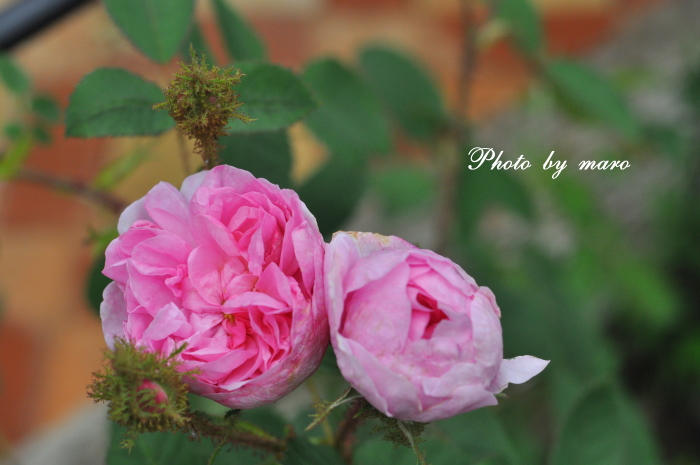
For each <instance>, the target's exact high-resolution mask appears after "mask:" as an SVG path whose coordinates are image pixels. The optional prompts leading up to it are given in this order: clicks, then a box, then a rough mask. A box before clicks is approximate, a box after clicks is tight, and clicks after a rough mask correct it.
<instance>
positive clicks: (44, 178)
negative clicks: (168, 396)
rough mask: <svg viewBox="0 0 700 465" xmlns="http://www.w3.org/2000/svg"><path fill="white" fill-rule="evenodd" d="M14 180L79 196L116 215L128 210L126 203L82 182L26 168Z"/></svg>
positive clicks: (18, 172)
mask: <svg viewBox="0 0 700 465" xmlns="http://www.w3.org/2000/svg"><path fill="white" fill-rule="evenodd" d="M14 179H16V180H18V181H27V182H31V183H34V184H40V185H42V186H47V187H50V188H52V189H55V190H57V191H61V192H67V193H69V194H74V195H77V196H78V197H82V198H84V199H86V200H89V201H91V202H93V203H96V204H98V205H100V206H101V207H104V208H106V209H107V210H109V211H111V212H112V213H114V214H115V215H119V214H120V213H121V212H122V211H123V210H124V208H126V203H125V202H124V201H122V200H121V199H119V198H117V197H115V196H113V195H112V194H110V193H109V192H105V191H102V190H98V189H94V188H92V187H90V186H88V185H87V184H85V183H84V182H81V181H73V180H71V179H64V178H55V177H53V176H50V175H48V174H46V173H41V172H38V171H33V170H28V169H26V168H20V169H19V171H17V173H16V174H15V176H14Z"/></svg>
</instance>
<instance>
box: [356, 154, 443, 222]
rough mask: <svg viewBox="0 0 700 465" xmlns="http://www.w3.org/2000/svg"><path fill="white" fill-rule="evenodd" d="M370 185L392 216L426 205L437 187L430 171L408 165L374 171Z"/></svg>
mask: <svg viewBox="0 0 700 465" xmlns="http://www.w3.org/2000/svg"><path fill="white" fill-rule="evenodd" d="M370 185H371V186H372V188H373V190H374V191H375V192H377V193H378V194H379V195H380V197H381V201H382V203H383V206H384V208H385V209H386V211H387V213H390V214H393V213H400V212H402V211H405V210H408V209H410V208H413V207H417V206H420V205H424V204H426V203H427V202H429V201H430V200H431V199H432V197H433V196H434V194H435V187H436V186H435V179H434V177H433V175H432V173H431V172H430V170H429V169H426V168H425V167H418V166H406V165H404V166H392V167H387V168H384V169H380V170H376V171H374V172H373V173H372V175H371V176H370Z"/></svg>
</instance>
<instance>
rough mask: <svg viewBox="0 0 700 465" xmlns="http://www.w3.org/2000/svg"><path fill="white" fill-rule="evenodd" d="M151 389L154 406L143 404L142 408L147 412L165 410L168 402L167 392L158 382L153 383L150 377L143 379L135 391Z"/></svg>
mask: <svg viewBox="0 0 700 465" xmlns="http://www.w3.org/2000/svg"><path fill="white" fill-rule="evenodd" d="M146 390H151V391H153V394H154V396H153V402H154V403H155V406H154V407H152V406H148V405H144V406H143V407H142V408H143V410H145V411H146V412H148V413H162V412H164V411H165V406H166V405H167V403H168V394H166V392H165V390H164V389H163V388H162V387H161V386H160V385H159V384H158V383H154V382H153V381H151V380H150V379H144V380H143V382H142V383H141V384H140V385H139V387H137V388H136V392H137V393H140V392H141V391H146Z"/></svg>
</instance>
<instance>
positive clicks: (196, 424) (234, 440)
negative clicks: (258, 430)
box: [189, 414, 287, 456]
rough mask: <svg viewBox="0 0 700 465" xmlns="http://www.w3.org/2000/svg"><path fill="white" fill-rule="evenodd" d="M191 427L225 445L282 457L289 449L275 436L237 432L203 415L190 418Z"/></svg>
mask: <svg viewBox="0 0 700 465" xmlns="http://www.w3.org/2000/svg"><path fill="white" fill-rule="evenodd" d="M189 420H190V421H189V427H190V429H191V430H192V431H193V432H194V433H195V434H196V435H201V436H206V437H209V438H211V439H214V440H216V441H220V442H221V443H223V444H230V445H232V446H236V445H244V446H249V447H253V448H256V449H258V450H262V451H265V452H270V453H272V454H274V455H276V456H281V455H282V454H283V453H284V451H285V450H286V449H287V445H286V443H285V441H283V440H281V439H277V438H275V437H273V436H262V435H258V434H253V433H247V432H244V431H236V430H235V429H231V428H230V427H229V426H228V425H220V424H217V423H214V422H212V421H210V420H209V419H207V418H206V417H203V416H201V415H196V414H195V415H192V416H191V417H190V418H189Z"/></svg>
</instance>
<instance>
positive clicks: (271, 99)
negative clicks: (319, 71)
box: [226, 62, 316, 132]
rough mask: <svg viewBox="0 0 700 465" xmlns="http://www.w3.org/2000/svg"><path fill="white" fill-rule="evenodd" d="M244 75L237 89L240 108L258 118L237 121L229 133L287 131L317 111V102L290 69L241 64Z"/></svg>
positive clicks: (233, 123) (267, 65) (227, 128)
mask: <svg viewBox="0 0 700 465" xmlns="http://www.w3.org/2000/svg"><path fill="white" fill-rule="evenodd" d="M237 66H239V67H240V70H241V71H242V72H243V73H244V74H245V77H244V78H243V80H242V81H241V83H240V84H238V85H237V86H236V91H237V92H238V93H239V95H240V96H239V100H240V101H241V102H243V103H244V105H243V106H242V107H241V108H240V110H241V111H243V112H244V113H245V114H246V115H248V116H249V117H251V118H253V119H256V121H253V122H251V123H248V124H246V123H243V122H242V121H240V120H234V121H232V122H230V123H229V125H228V126H227V127H226V130H227V131H230V132H258V131H276V130H278V129H282V128H286V127H287V126H290V125H291V124H292V123H294V122H296V121H298V120H300V119H301V118H303V117H304V116H306V115H307V114H308V113H309V112H310V111H311V110H313V109H314V108H316V102H314V100H313V98H312V97H311V93H310V92H309V90H308V89H307V88H306V86H305V85H304V83H303V82H302V80H301V79H299V77H297V76H296V75H295V74H294V73H293V72H292V71H291V70H289V69H287V68H283V67H281V66H277V65H271V64H269V63H250V62H249V63H239V64H238V65H237Z"/></svg>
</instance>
